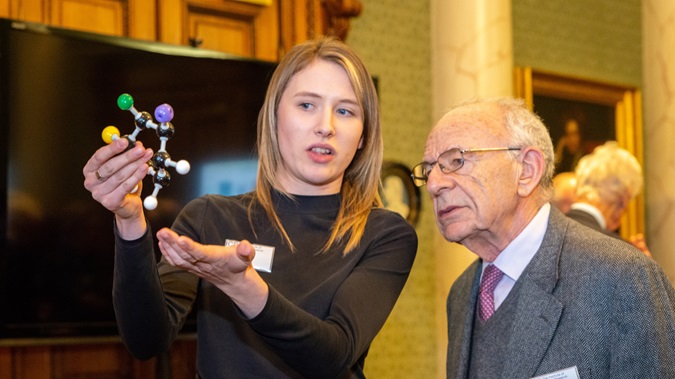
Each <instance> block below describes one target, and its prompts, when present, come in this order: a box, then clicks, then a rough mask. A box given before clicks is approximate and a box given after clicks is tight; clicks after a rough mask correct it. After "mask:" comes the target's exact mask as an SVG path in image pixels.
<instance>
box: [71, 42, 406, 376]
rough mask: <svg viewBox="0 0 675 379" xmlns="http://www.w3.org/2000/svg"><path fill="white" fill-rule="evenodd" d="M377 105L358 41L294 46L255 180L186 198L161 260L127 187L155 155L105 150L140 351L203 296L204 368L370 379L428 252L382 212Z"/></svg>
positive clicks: (156, 347) (126, 324)
mask: <svg viewBox="0 0 675 379" xmlns="http://www.w3.org/2000/svg"><path fill="white" fill-rule="evenodd" d="M378 107H379V105H378V100H377V94H376V92H375V88H374V86H373V82H372V80H371V77H370V74H369V73H368V71H367V70H366V68H365V67H364V65H363V63H362V62H361V60H360V59H359V58H358V57H357V56H356V55H355V54H354V52H353V51H352V50H351V49H350V48H349V47H348V46H347V45H345V44H344V43H342V42H339V41H337V40H334V39H320V40H316V41H310V42H307V43H304V44H301V45H298V46H296V47H294V48H293V49H292V50H291V51H290V52H289V53H288V54H287V55H286V56H285V57H284V58H283V60H282V61H281V62H280V64H279V66H278V67H277V69H276V71H275V73H274V75H273V77H272V79H271V83H270V85H269V88H268V91H267V96H266V99H265V103H264V104H263V107H262V109H261V111H260V116H259V119H258V138H257V139H258V140H257V147H258V155H259V167H258V179H257V184H256V188H255V190H254V191H253V192H251V193H247V194H243V195H239V196H231V197H225V196H217V195H207V196H203V197H201V198H198V199H196V200H193V201H192V202H190V203H189V204H188V205H187V206H186V207H185V208H184V209H183V211H182V212H181V214H180V215H179V216H178V218H177V219H176V221H175V222H174V224H173V226H172V228H171V229H168V228H164V229H162V230H160V231H159V232H157V238H158V241H159V246H160V250H161V252H162V259H161V261H160V262H159V263H155V260H154V258H153V257H154V252H153V238H152V234H151V231H150V226H149V225H148V224H147V222H146V218H145V215H144V213H143V207H142V202H141V199H140V197H139V193H140V190H137V191H136V192H134V193H131V191H133V189H134V187H135V186H136V185H137V184H138V183H139V182H140V181H141V180H142V179H143V178H144V177H145V175H146V173H147V165H146V164H145V162H147V161H148V159H149V158H150V157H151V156H152V151H151V150H150V149H145V148H144V147H143V146H142V145H141V144H140V143H137V145H136V146H135V147H134V148H133V149H131V150H129V151H126V152H125V151H124V150H125V147H126V144H127V143H126V142H125V141H124V140H123V139H120V140H117V141H115V142H113V143H112V144H110V145H108V146H104V147H102V148H100V149H99V150H98V151H97V152H96V153H95V154H94V155H93V156H92V158H91V159H90V160H89V162H88V163H87V164H86V166H85V167H84V170H83V172H84V176H85V181H84V184H85V187H86V188H87V189H88V190H89V191H90V192H91V193H92V196H93V198H94V199H95V200H97V201H98V202H100V203H101V204H102V205H103V206H105V207H106V208H107V209H109V210H111V211H112V212H113V213H114V214H115V234H116V251H115V274H114V289H113V297H114V305H115V311H116V314H117V320H118V325H119V329H120V333H121V335H122V338H123V340H124V342H125V344H126V346H127V347H128V348H129V350H130V351H131V352H132V353H133V354H134V355H135V356H137V357H138V358H149V357H152V356H154V355H156V354H158V353H160V352H162V351H165V350H166V349H167V348H168V347H169V345H170V344H171V342H172V341H173V339H174V338H175V337H176V335H177V333H178V332H179V330H180V328H181V327H182V325H183V322H184V320H185V317H186V316H187V315H188V313H189V312H190V310H191V308H192V307H193V306H195V307H197V325H198V327H197V328H198V332H197V333H198V334H197V341H198V356H197V370H198V373H197V375H198V376H199V377H205V378H217V377H222V378H244V377H266V378H301V377H307V378H362V377H364V373H363V368H364V360H365V356H366V354H367V351H368V348H369V346H370V343H371V342H372V340H373V338H374V337H375V335H376V334H377V333H378V331H379V330H380V328H381V327H382V325H383V324H384V322H385V320H386V318H387V317H388V315H389V313H390V312H391V310H392V307H393V306H394V304H395V302H396V300H397V298H398V296H399V294H400V292H401V290H402V288H403V286H404V284H405V282H406V280H407V277H408V274H409V272H410V268H411V266H412V263H413V260H414V257H415V252H416V250H417V237H416V235H415V231H414V229H413V228H412V227H411V226H410V225H409V224H408V223H407V222H406V221H405V219H403V218H402V217H400V216H398V215H397V214H395V213H393V212H390V211H387V210H385V209H383V208H381V201H380V197H379V183H380V179H379V178H380V168H381V161H382V137H381V130H380V120H379V114H378V111H379V110H378Z"/></svg>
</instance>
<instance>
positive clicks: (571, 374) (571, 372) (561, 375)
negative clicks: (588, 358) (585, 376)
mask: <svg viewBox="0 0 675 379" xmlns="http://www.w3.org/2000/svg"><path fill="white" fill-rule="evenodd" d="M531 379H579V371H578V370H577V366H574V367H568V368H566V369H562V370H560V371H556V372H552V373H549V374H544V375H541V376H537V377H534V378H531Z"/></svg>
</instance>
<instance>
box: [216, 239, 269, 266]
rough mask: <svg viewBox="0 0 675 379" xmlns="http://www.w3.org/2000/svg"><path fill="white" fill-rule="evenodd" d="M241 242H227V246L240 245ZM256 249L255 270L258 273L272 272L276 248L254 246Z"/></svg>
mask: <svg viewBox="0 0 675 379" xmlns="http://www.w3.org/2000/svg"><path fill="white" fill-rule="evenodd" d="M239 242H241V241H235V240H230V239H228V240H225V246H234V245H238V244H239ZM252 245H253V248H254V249H255V257H253V262H251V263H252V264H253V268H254V269H256V270H257V271H262V272H272V261H273V260H274V246H265V245H258V244H255V243H254V244H252Z"/></svg>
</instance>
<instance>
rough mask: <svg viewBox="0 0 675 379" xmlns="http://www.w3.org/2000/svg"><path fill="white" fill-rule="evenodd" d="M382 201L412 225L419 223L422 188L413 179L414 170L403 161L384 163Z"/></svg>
mask: <svg viewBox="0 0 675 379" xmlns="http://www.w3.org/2000/svg"><path fill="white" fill-rule="evenodd" d="M381 179H382V191H380V195H381V197H382V203H383V204H384V207H385V208H387V209H389V210H391V211H394V212H396V213H398V214H400V215H401V216H403V218H405V219H406V220H408V222H409V223H410V224H411V225H412V226H415V225H417V220H418V218H419V214H420V207H421V203H420V189H419V188H418V187H417V186H416V185H415V183H414V182H413V180H412V171H410V169H409V168H408V167H406V166H405V165H404V164H402V163H398V162H392V161H384V162H383V163H382V178H381Z"/></svg>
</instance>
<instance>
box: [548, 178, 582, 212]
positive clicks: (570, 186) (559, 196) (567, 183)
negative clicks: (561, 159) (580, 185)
mask: <svg viewBox="0 0 675 379" xmlns="http://www.w3.org/2000/svg"><path fill="white" fill-rule="evenodd" d="M576 192H577V176H576V175H575V174H574V173H573V172H569V171H565V172H561V173H559V174H557V175H556V176H554V177H553V205H555V206H556V208H558V209H559V210H560V211H561V212H562V213H567V212H569V210H570V209H571V207H572V204H574V202H575V201H576V199H577V193H576Z"/></svg>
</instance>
